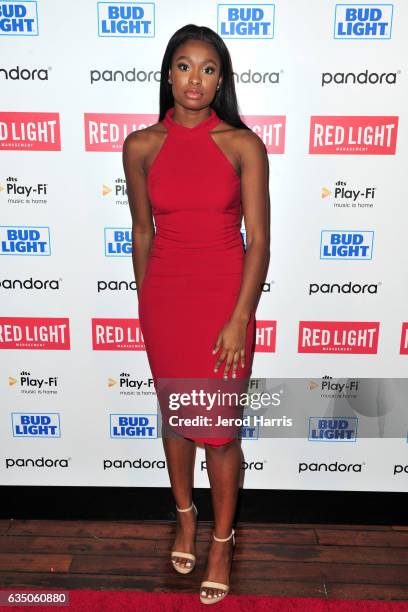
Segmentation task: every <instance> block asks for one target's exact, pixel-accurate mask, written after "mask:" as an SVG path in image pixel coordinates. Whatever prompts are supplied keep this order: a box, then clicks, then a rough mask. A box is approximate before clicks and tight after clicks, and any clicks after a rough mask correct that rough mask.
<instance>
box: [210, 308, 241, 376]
mask: <svg viewBox="0 0 408 612" xmlns="http://www.w3.org/2000/svg"><path fill="white" fill-rule="evenodd" d="M247 325H248V322H247V321H240V320H239V319H230V320H229V321H227V323H226V324H225V325H224V327H223V328H222V329H221V331H220V333H219V335H218V338H217V342H216V343H215V346H214V349H213V355H214V354H215V353H216V352H217V351H218V350H219V349H220V348H221V353H220V356H219V357H218V359H217V361H216V362H215V366H214V372H217V371H218V368H219V367H220V365H221V363H222V362H223V361H224V359H225V357H226V358H227V362H226V365H225V370H224V378H228V372H229V369H230V367H231V365H232V378H236V372H237V368H238V363H239V361H240V360H241V366H242V367H243V368H244V367H245V340H246V329H247Z"/></svg>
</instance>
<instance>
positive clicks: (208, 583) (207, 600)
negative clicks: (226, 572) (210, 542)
mask: <svg viewBox="0 0 408 612" xmlns="http://www.w3.org/2000/svg"><path fill="white" fill-rule="evenodd" d="M234 534H235V531H234V529H233V530H232V531H231V533H230V535H229V536H228V538H216V537H215V535H214V533H213V538H214V540H217V542H228V540H230V539H231V538H232V546H233V547H234V546H235V535H234ZM208 588H210V589H219V590H222V591H224V592H223V593H221V594H220V595H214V597H208V596H207V595H203V591H202V589H208ZM229 590H230V587H229V584H223V583H222V582H213V581H212V580H204V581H203V582H202V583H201V585H200V601H201V603H203V604H213V603H217V602H218V601H221V599H224V597H226V596H227V595H228V593H229Z"/></svg>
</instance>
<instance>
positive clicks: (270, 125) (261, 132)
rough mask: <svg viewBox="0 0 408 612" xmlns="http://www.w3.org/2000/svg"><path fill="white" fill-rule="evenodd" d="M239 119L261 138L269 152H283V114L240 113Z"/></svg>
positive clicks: (284, 131) (284, 133)
mask: <svg viewBox="0 0 408 612" xmlns="http://www.w3.org/2000/svg"><path fill="white" fill-rule="evenodd" d="M241 119H242V121H243V122H244V123H246V124H247V126H248V127H250V128H251V130H252V131H253V132H255V134H257V136H259V137H260V138H261V140H263V143H264V145H265V147H266V150H267V152H268V153H269V154H273V153H284V152H285V136H286V116H285V115H241Z"/></svg>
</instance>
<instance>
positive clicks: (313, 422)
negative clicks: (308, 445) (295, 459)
mask: <svg viewBox="0 0 408 612" xmlns="http://www.w3.org/2000/svg"><path fill="white" fill-rule="evenodd" d="M357 422H358V420H357V417H336V418H327V417H310V418H309V438H308V439H309V441H310V442H356V440H357Z"/></svg>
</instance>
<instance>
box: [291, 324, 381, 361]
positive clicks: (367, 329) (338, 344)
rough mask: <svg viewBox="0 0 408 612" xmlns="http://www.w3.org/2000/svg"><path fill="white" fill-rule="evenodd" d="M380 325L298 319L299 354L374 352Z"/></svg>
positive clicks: (375, 351)
mask: <svg viewBox="0 0 408 612" xmlns="http://www.w3.org/2000/svg"><path fill="white" fill-rule="evenodd" d="M379 328H380V324H379V323H378V322H368V321H299V338H298V352H299V353H348V354H350V353H353V354H363V353H364V354H376V353H377V347H378V334H379Z"/></svg>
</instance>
